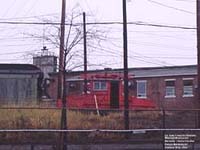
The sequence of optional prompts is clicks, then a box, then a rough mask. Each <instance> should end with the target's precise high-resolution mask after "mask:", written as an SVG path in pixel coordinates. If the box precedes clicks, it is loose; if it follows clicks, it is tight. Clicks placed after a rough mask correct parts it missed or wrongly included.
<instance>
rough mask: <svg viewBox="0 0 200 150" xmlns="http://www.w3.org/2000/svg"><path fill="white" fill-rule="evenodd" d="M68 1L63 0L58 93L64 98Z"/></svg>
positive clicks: (58, 95)
mask: <svg viewBox="0 0 200 150" xmlns="http://www.w3.org/2000/svg"><path fill="white" fill-rule="evenodd" d="M65 7H66V1H65V0H62V13H61V25H60V52H59V74H58V93H57V98H58V99H59V100H61V99H62V89H63V87H62V79H63V77H62V75H63V71H64V70H63V67H64V50H65V9H66V8H65Z"/></svg>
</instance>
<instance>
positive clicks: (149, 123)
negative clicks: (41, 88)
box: [0, 107, 160, 142]
mask: <svg viewBox="0 0 200 150" xmlns="http://www.w3.org/2000/svg"><path fill="white" fill-rule="evenodd" d="M60 120H61V110H60V109H18V108H17V107H16V109H15V108H13V107H12V109H1V108H0V129H60ZM159 120H160V113H159V112H134V113H133V112H130V128H131V129H132V128H148V127H151V128H156V127H157V126H159V123H160V121H159ZM67 126H68V129H123V128H124V119H123V112H110V113H106V115H105V114H104V115H100V116H98V115H97V114H96V113H95V112H80V111H70V110H68V111H67ZM68 136H69V137H70V138H69V139H70V140H72V141H77V140H79V141H84V140H90V141H91V140H93V139H94V138H95V139H99V140H107V139H112V140H120V139H121V138H123V135H120V134H110V133H105V134H99V133H98V134H96V133H70V134H68ZM58 138H59V134H58V133H2V134H0V140H1V141H9V142H11V141H13V142H16V141H18V140H20V141H25V142H26V141H35V142H38V141H45V142H48V141H49V142H51V141H56V140H57V139H58ZM41 139H42V140H41Z"/></svg>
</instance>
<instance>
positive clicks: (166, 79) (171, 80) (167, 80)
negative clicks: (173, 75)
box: [165, 79, 176, 81]
mask: <svg viewBox="0 0 200 150" xmlns="http://www.w3.org/2000/svg"><path fill="white" fill-rule="evenodd" d="M165 81H176V79H165Z"/></svg>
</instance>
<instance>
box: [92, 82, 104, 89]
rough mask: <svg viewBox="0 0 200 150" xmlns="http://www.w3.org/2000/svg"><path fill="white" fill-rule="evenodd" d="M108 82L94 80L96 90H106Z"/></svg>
mask: <svg viewBox="0 0 200 150" xmlns="http://www.w3.org/2000/svg"><path fill="white" fill-rule="evenodd" d="M106 89H107V86H106V82H105V81H98V82H94V90H106Z"/></svg>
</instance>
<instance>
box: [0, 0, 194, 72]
mask: <svg viewBox="0 0 200 150" xmlns="http://www.w3.org/2000/svg"><path fill="white" fill-rule="evenodd" d="M66 1H67V2H66V3H67V4H66V6H67V14H70V13H71V12H72V10H75V11H78V12H83V11H85V12H86V14H87V15H88V17H87V21H88V22H103V21H107V22H112V21H117V22H122V0H66ZM0 7H1V8H0V22H1V24H0V63H32V54H37V53H38V52H40V49H41V48H42V47H43V46H44V45H45V46H47V47H48V48H49V50H50V51H51V52H54V53H55V55H58V51H59V49H58V48H57V47H56V46H55V45H53V44H51V43H49V42H46V41H45V40H42V39H40V40H38V39H36V38H34V37H31V36H30V34H33V35H40V36H44V35H47V33H46V32H47V30H48V28H49V27H48V26H47V25H21V24H18V25H11V24H5V23H3V22H4V21H9V22H10V21H14V22H43V20H53V21H54V22H59V21H60V14H61V0H56V1H55V0H6V1H2V2H1V5H0ZM127 17H128V21H129V22H134V23H143V24H146V25H134V24H132V25H128V53H129V67H147V66H172V65H191V64H196V51H197V50H196V31H195V29H193V28H195V27H196V2H195V0H127ZM80 20H81V18H80ZM152 24H153V25H165V26H176V27H177V28H168V27H159V26H157V27H155V26H149V25H152ZM182 27H189V28H191V29H183V28H182ZM98 29H99V30H102V31H103V32H106V36H107V40H106V42H105V41H104V42H102V43H101V46H99V47H98V48H94V47H88V49H89V50H88V51H89V54H88V62H89V65H91V66H90V67H89V68H90V69H102V68H105V67H111V68H120V67H122V66H123V43H122V41H123V39H122V25H99V26H98ZM55 34H56V33H55ZM79 49H81V48H80V47H79ZM80 53H81V52H80ZM77 61H82V60H80V59H77ZM73 63H76V62H75V61H73Z"/></svg>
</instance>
